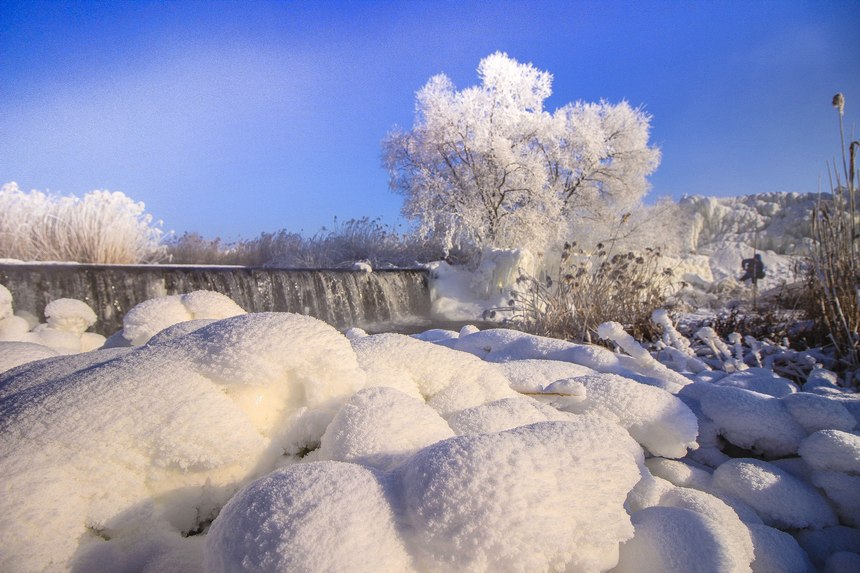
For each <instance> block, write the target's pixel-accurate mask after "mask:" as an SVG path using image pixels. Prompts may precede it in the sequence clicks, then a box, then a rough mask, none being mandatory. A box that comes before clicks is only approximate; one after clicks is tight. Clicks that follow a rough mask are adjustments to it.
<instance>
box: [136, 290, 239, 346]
mask: <svg viewBox="0 0 860 573" xmlns="http://www.w3.org/2000/svg"><path fill="white" fill-rule="evenodd" d="M240 314H245V311H244V310H242V308H241V307H240V306H239V305H237V304H236V303H235V302H233V301H232V300H231V299H230V298H228V297H226V296H224V295H223V294H220V293H217V292H214V291H205V290H201V291H195V292H191V293H188V294H176V295H168V296H162V297H159V298H153V299H150V300H147V301H145V302H142V303H140V304H138V305H137V306H135V307H133V308H132V309H131V310H129V311H128V312H127V313H126V315H125V317H124V318H123V320H122V336H123V338H125V339H126V340H128V341H129V342H130V343H131V344H132V346H140V345H141V344H145V343H146V341H148V340H149V339H150V338H152V337H153V336H154V335H155V334H156V333H158V332H160V331H162V330H164V329H165V328H167V327H168V326H172V325H174V324H177V323H180V322H185V321H187V320H194V319H199V318H214V319H221V318H230V317H232V316H238V315H240Z"/></svg>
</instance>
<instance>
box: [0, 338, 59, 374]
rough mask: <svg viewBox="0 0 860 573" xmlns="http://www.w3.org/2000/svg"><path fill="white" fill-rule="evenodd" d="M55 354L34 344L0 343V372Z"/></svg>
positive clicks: (44, 347)
mask: <svg viewBox="0 0 860 573" xmlns="http://www.w3.org/2000/svg"><path fill="white" fill-rule="evenodd" d="M57 354H58V353H57V351H56V350H52V349H51V348H48V347H47V346H43V345H41V344H36V343H34V342H0V372H5V371H6V370H11V369H12V368H15V367H16V366H20V365H22V364H27V363H28V362H32V361H34V360H41V359H43V358H50V357H52V356H57Z"/></svg>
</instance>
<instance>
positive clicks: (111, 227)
mask: <svg viewBox="0 0 860 573" xmlns="http://www.w3.org/2000/svg"><path fill="white" fill-rule="evenodd" d="M144 209H145V207H144V204H143V203H139V202H135V201H134V200H132V199H131V198H130V197H128V196H126V195H124V194H123V193H119V192H110V191H92V192H90V193H87V194H86V195H84V197H83V198H78V197H73V196H70V197H60V196H55V195H48V194H45V193H42V192H40V191H31V192H29V193H25V192H23V191H21V190H20V189H19V188H18V185H17V184H16V183H7V184H6V185H4V186H3V187H2V188H0V257H6V258H15V259H22V260H36V261H77V262H81V263H114V264H129V263H141V262H154V261H157V260H159V259H160V258H161V257H162V256H163V254H164V251H163V248H162V246H161V245H160V241H161V229H159V228H158V225H157V224H155V223H154V222H153V220H152V215H150V214H148V213H146V212H145V210H144Z"/></svg>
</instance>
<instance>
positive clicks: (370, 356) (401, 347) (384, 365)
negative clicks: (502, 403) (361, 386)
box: [352, 334, 516, 417]
mask: <svg viewBox="0 0 860 573" xmlns="http://www.w3.org/2000/svg"><path fill="white" fill-rule="evenodd" d="M352 346H353V349H354V350H355V353H356V355H357V356H358V360H359V362H360V364H361V366H362V368H364V369H365V371H366V372H367V384H368V386H389V387H391V388H396V389H398V390H400V391H401V392H404V393H405V394H407V395H410V396H413V397H416V398H421V399H423V400H426V401H427V403H428V404H429V405H430V406H432V407H433V408H435V409H436V410H437V411H439V413H440V414H442V416H443V417H447V416H448V415H450V414H452V413H454V412H456V411H458V410H464V409H466V408H471V407H473V406H479V405H481V404H485V403H487V402H492V401H494V400H499V399H501V398H507V397H510V396H514V395H516V392H514V391H513V390H511V389H510V387H509V386H508V383H507V379H506V378H505V377H504V376H502V374H501V373H500V372H498V371H497V370H496V369H495V368H493V367H492V366H491V365H489V364H486V363H485V362H483V361H482V360H479V359H478V358H475V357H474V356H470V355H468V354H466V353H463V352H455V351H452V350H449V349H447V348H444V347H442V346H439V345H437V344H434V343H430V342H424V341H422V340H417V339H415V338H412V337H410V336H406V335H403V334H377V335H373V336H365V337H362V338H358V339H354V340H352Z"/></svg>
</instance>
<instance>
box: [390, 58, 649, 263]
mask: <svg viewBox="0 0 860 573" xmlns="http://www.w3.org/2000/svg"><path fill="white" fill-rule="evenodd" d="M478 76H479V78H480V80H481V83H480V85H477V86H473V87H469V88H466V89H463V90H457V89H456V88H455V87H454V85H453V83H452V82H451V80H450V79H448V77H446V76H445V75H444V74H440V75H437V76H434V77H432V78H431V79H430V81H429V82H427V84H426V85H425V86H424V87H423V88H421V89H420V90H419V91H418V93H417V96H416V115H415V122H414V125H413V127H412V129H411V130H409V131H404V130H395V131H393V132H392V133H390V134H389V136H388V137H387V138H386V140H385V141H384V143H383V150H384V162H385V165H386V167H387V169H388V170H389V173H390V175H391V187H392V188H393V189H394V190H395V191H397V192H400V193H402V194H403V196H404V197H405V203H404V207H403V212H404V214H405V215H406V216H407V217H409V218H411V219H413V220H415V221H417V222H418V223H419V228H420V231H421V232H423V233H425V234H428V235H434V236H437V237H445V238H446V239H447V240H448V241H449V243H452V244H460V245H464V244H465V245H472V246H489V245H492V246H497V247H529V248H532V249H535V250H538V251H540V250H543V249H544V248H546V247H547V246H548V245H552V244H553V243H555V242H556V241H558V240H560V239H562V238H568V237H571V236H575V230H576V227H577V224H578V222H580V221H582V220H584V219H588V220H592V221H609V220H612V219H614V220H617V217H615V215H620V214H621V213H622V212H624V211H625V210H629V209H630V208H631V207H632V206H633V205H635V204H636V203H637V202H638V201H639V200H640V199H641V198H642V196H643V195H644V194H645V193H646V192H647V190H648V183H647V180H646V177H647V176H648V175H649V174H651V173H652V172H653V171H654V169H656V167H657V165H658V163H659V159H660V152H659V150H657V149H656V148H654V147H649V146H648V131H649V127H650V125H649V122H650V116H648V115H647V114H646V113H644V112H643V111H642V110H641V109H636V108H632V107H631V106H630V105H629V104H628V103H627V102H621V103H619V104H614V105H613V104H609V103H607V102H605V101H601V102H600V103H581V102H577V103H571V104H567V105H565V106H563V107H562V108H560V109H558V110H556V111H555V112H553V113H550V112H548V111H546V110H544V101H545V100H546V99H547V97H549V95H550V94H551V92H552V75H551V74H550V73H548V72H545V71H541V70H538V69H536V68H535V67H534V66H532V65H531V64H521V63H519V62H517V61H516V60H514V59H512V58H510V57H508V55H507V54H504V53H500V52H497V53H495V54H492V55H490V56H488V57H486V58H484V59H483V60H481V63H480V64H479V66H478Z"/></svg>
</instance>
